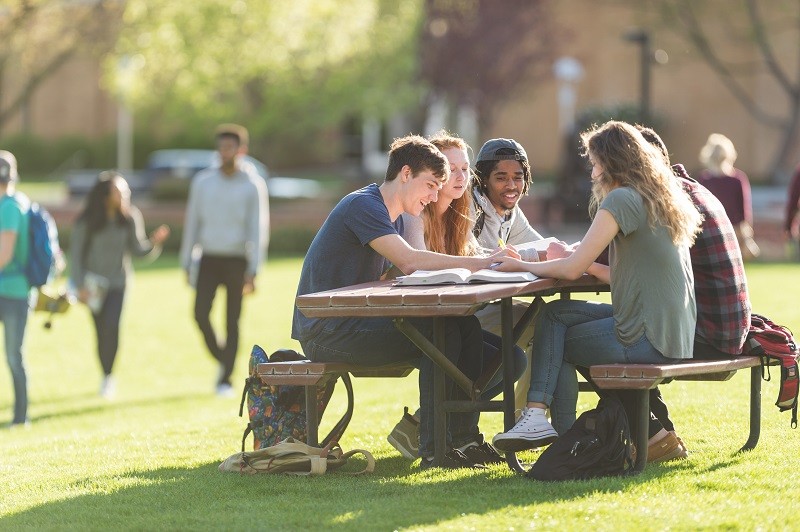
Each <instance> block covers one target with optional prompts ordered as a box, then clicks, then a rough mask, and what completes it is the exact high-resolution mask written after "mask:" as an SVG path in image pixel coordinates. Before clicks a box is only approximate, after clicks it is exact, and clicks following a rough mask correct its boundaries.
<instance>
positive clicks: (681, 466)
mask: <svg viewBox="0 0 800 532" xmlns="http://www.w3.org/2000/svg"><path fill="white" fill-rule="evenodd" d="M175 265H176V262H175V259H174V258H172V257H165V258H163V259H161V260H160V261H158V262H157V263H155V264H153V265H150V266H147V267H145V266H141V267H140V268H139V270H138V272H137V275H136V280H135V284H134V286H133V287H132V289H131V290H130V292H129V300H128V301H127V303H126V309H125V313H124V315H123V336H122V343H121V349H120V353H119V357H118V360H117V365H116V368H115V374H116V376H117V380H118V394H117V397H116V399H115V400H113V401H105V400H102V399H100V398H99V397H98V395H97V392H98V387H99V384H100V376H101V375H100V369H99V363H98V362H97V360H96V356H95V353H94V338H93V333H92V328H91V324H90V317H89V314H88V311H87V310H86V309H85V308H83V307H74V308H72V309H71V310H70V311H69V312H68V313H66V314H65V315H61V316H56V318H55V320H54V323H53V327H52V329H50V330H45V329H43V327H42V323H43V321H44V317H43V316H42V315H39V314H36V315H33V316H32V322H31V324H30V325H29V328H28V338H27V365H28V374H29V389H30V399H31V407H30V416H31V419H32V424H31V426H30V427H29V428H27V429H15V430H9V429H6V428H2V429H0V478H2V488H0V489H2V496H0V529H9V530H20V529H36V530H40V529H96V530H100V529H108V528H113V529H136V530H149V529H209V530H220V529H239V530H242V529H293V530H298V529H320V528H331V529H342V530H351V529H352V530H363V529H368V530H372V529H376V530H398V529H431V528H443V529H458V530H464V529H481V530H489V529H492V530H499V529H507V530H509V529H516V530H520V529H531V528H545V529H556V528H558V529H564V530H573V529H579V528H581V529H589V528H591V529H597V530H618V529H625V530H629V529H641V530H644V529H646V530H659V529H666V528H675V529H700V528H704V529H705V528H708V529H745V530H755V529H764V530H788V529H796V527H797V524H796V515H795V510H796V506H795V505H796V502H795V503H792V502H791V501H792V500H794V501H797V500H798V498H800V488H798V487H797V482H795V478H794V477H795V475H796V468H797V464H798V456H800V431H798V430H792V429H791V428H790V426H789V415H788V413H779V412H778V410H777V408H776V407H775V406H773V403H774V401H775V398H776V396H777V384H776V383H774V382H772V383H764V393H763V407H762V408H763V422H762V424H763V427H762V433H761V441H760V443H759V445H758V447H757V448H756V449H755V450H754V451H752V452H749V453H747V454H743V455H735V454H734V452H735V451H736V449H738V448H739V447H740V446H741V444H742V443H744V440H745V439H746V427H747V401H748V398H747V387H748V374H747V373H746V372H744V373H740V374H738V375H736V376H735V377H734V378H733V379H732V380H731V381H728V382H725V383H676V384H671V385H669V386H664V387H663V394H664V396H665V398H666V400H667V401H668V403H669V404H670V406H671V408H672V411H673V413H674V418H675V420H676V424H677V426H678V430H679V433H680V435H681V436H682V438H683V440H684V441H685V442H686V443H687V445H688V446H689V449H690V451H691V455H690V457H689V459H688V460H685V461H679V462H670V463H667V464H663V465H653V466H649V467H648V468H647V469H646V471H645V472H644V473H643V474H642V475H640V476H638V477H632V478H621V479H619V478H618V479H601V480H593V481H586V482H565V483H558V484H543V483H536V482H532V481H528V480H526V479H524V478H522V477H519V476H516V475H514V474H512V473H511V472H510V471H509V470H508V468H507V467H505V466H496V467H494V468H492V469H490V470H488V471H481V472H472V471H445V470H431V471H426V472H424V473H421V472H419V471H418V469H417V467H416V464H412V463H410V462H408V461H407V460H405V459H403V458H402V457H400V456H399V454H398V453H397V452H396V451H394V449H393V448H392V447H391V446H390V445H389V444H388V443H387V442H386V435H387V434H388V433H389V431H390V430H391V429H392V427H393V426H394V424H395V423H396V422H397V421H398V420H399V418H400V415H401V414H402V407H403V405H408V406H415V405H416V403H417V383H416V378H412V377H409V378H406V379H356V380H355V382H354V384H355V394H356V410H355V415H354V417H353V422H352V424H351V426H350V428H349V429H348V431H347V432H346V434H345V436H344V438H343V441H342V446H343V447H344V449H345V450H349V449H352V448H364V449H368V450H370V451H371V452H372V453H373V454H374V455H375V457H376V458H377V467H376V471H375V473H374V474H373V475H370V476H362V477H346V476H342V475H339V474H333V475H329V476H325V477H321V478H302V477H301V478H295V477H282V476H269V475H263V476H257V477H243V476H239V475H236V474H222V473H220V472H218V470H217V466H218V465H219V463H220V462H221V461H222V460H223V459H224V458H226V457H227V456H229V455H230V454H232V453H234V452H236V451H238V450H239V446H240V439H241V433H242V429H243V428H244V425H245V421H244V420H242V419H240V418H238V417H237V413H238V406H239V399H238V398H233V399H222V398H218V397H216V396H215V395H214V394H213V393H212V390H213V386H212V384H213V380H214V377H215V375H216V367H215V364H214V363H213V362H212V360H211V358H210V356H208V355H207V354H206V353H205V351H204V348H203V346H202V344H201V338H200V334H199V332H198V331H197V330H196V327H195V325H194V323H193V320H192V319H191V305H192V293H191V292H190V290H189V288H188V287H187V286H186V284H185V282H184V279H183V275H182V273H181V272H180V271H179V270H178V269H177V268H176V266H175ZM299 269H300V260H299V259H275V260H272V261H270V263H269V264H268V265H267V267H266V269H265V271H264V273H263V274H262V275H261V276H260V277H259V282H260V284H259V287H258V292H257V294H256V295H255V296H253V297H250V298H248V299H247V300H246V303H245V308H244V313H243V319H242V336H241V346H240V355H239V360H238V364H237V367H236V373H235V378H236V382H243V381H244V377H245V372H246V361H247V352H248V351H249V347H250V346H251V345H252V344H254V343H259V344H261V345H262V346H263V347H264V348H265V349H266V350H267V351H271V350H274V349H277V348H279V347H294V348H297V347H298V345H297V344H296V343H295V342H294V341H292V340H291V339H290V337H289V333H290V320H291V311H292V300H293V297H294V291H295V287H296V283H297V278H298V275H299ZM748 278H749V281H750V286H751V292H752V300H753V305H754V308H755V309H756V311H759V312H761V313H764V314H766V315H767V316H769V317H771V318H773V319H774V320H775V321H777V322H778V323H783V324H786V325H788V326H790V327H791V328H792V329H793V330H795V331H796V332H800V307H799V306H798V305H797V299H798V295H800V288H798V278H800V265H795V264H769V265H766V264H764V265H761V264H757V265H753V266H749V267H748ZM218 303H219V301H218ZM221 307H222V305H220V304H218V305H217V306H216V307H215V309H214V312H215V317H216V321H217V323H221V321H222V312H221V311H222V308H221ZM0 374H1V375H0V383H2V386H0V425H2V426H5V425H7V423H8V422H9V421H10V410H11V403H12V392H11V390H10V387H11V386H10V377H9V374H8V370H7V366H6V364H0ZM595 403H596V398H595V397H593V396H592V395H591V394H582V396H581V400H580V404H579V408H582V409H583V408H590V407H592V406H594V404H595ZM343 404H344V391H343V388H342V387H340V388H338V389H337V392H336V396H335V398H334V401H333V403H332V405H331V410H330V411H329V412H328V413H327V414H326V418H325V420H324V421H323V426H322V428H321V430H322V431H326V430H327V428H329V427H330V424H331V423H332V422H333V421H334V420H335V419H336V418H337V417H338V416H337V415H338V414H339V413H340V411H341V410H340V407H341V406H342V405H343ZM501 425H502V419H501V415H500V414H484V415H483V419H482V422H481V427H482V429H483V430H484V432H485V433H486V434H487V436H488V437H489V438H491V436H492V435H494V433H495V432H497V431H499V430H500V429H501ZM248 443H250V442H248Z"/></svg>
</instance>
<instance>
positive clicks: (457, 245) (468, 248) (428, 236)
mask: <svg viewBox="0 0 800 532" xmlns="http://www.w3.org/2000/svg"><path fill="white" fill-rule="evenodd" d="M428 140H429V141H430V142H431V144H433V145H434V146H436V147H437V148H438V149H439V151H441V152H442V153H444V150H448V149H451V148H455V149H457V150H463V151H465V152H469V146H468V145H467V143H466V142H465V141H464V139H462V138H460V137H456V136H454V135H451V134H450V133H448V132H447V131H445V130H440V131H438V132H437V133H434V134H433V135H432V136H431V137H429V138H428ZM466 189H467V190H466V191H465V192H464V194H463V195H462V196H461V197H460V198H458V199H455V200H453V201H452V202H451V203H450V205H449V206H448V208H447V210H446V211H445V212H444V214H443V216H442V220H441V222H439V220H437V219H436V205H435V204H433V203H429V204H428V205H426V206H425V209H424V210H423V211H422V220H423V223H424V226H425V245H426V246H427V247H428V249H429V250H431V251H435V252H437V253H446V254H447V255H456V256H469V255H475V254H476V253H477V251H478V245H477V242H476V241H475V239H474V237H473V236H472V226H473V225H474V223H475V222H474V220H472V219H471V218H470V216H469V211H470V202H471V201H472V200H471V199H470V193H469V187H466Z"/></svg>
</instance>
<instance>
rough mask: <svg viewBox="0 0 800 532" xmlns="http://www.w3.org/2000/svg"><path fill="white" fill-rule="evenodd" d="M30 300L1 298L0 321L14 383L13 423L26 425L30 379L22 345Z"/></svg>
mask: <svg viewBox="0 0 800 532" xmlns="http://www.w3.org/2000/svg"><path fill="white" fill-rule="evenodd" d="M28 309H29V306H28V300H27V299H10V298H7V297H0V321H2V322H3V328H4V335H5V344H6V359H7V360H8V367H9V369H10V370H11V380H12V381H13V383H14V418H13V419H12V421H11V422H12V423H24V422H25V421H27V419H28V379H27V377H26V375H25V361H24V359H23V356H22V344H23V341H24V340H25V326H26V325H27V323H28Z"/></svg>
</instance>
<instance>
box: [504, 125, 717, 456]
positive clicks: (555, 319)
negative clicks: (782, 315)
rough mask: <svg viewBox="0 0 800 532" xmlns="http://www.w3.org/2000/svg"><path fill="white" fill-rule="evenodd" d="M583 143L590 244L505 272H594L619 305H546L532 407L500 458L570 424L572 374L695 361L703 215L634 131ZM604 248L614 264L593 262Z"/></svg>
mask: <svg viewBox="0 0 800 532" xmlns="http://www.w3.org/2000/svg"><path fill="white" fill-rule="evenodd" d="M582 140H583V145H584V146H585V148H586V153H587V155H588V157H589V162H590V163H591V165H592V174H591V179H592V196H593V197H592V205H593V207H594V211H595V216H594V220H593V222H592V225H591V227H590V228H589V230H588V232H587V233H586V236H585V237H584V239H583V240H582V241H581V242H580V244H578V246H577V248H575V250H574V251H568V250H566V249H565V250H564V253H563V254H562V256H561V257H560V258H556V259H553V260H547V261H544V262H521V261H519V260H517V259H511V258H508V257H502V258H498V261H499V262H502V264H500V265H499V266H498V269H500V270H527V271H530V272H533V273H534V274H536V275H539V276H542V277H554V278H558V279H576V278H578V277H580V276H581V275H582V274H583V273H584V272H586V271H588V272H589V273H591V274H593V275H595V276H596V277H598V278H600V279H602V280H604V281H606V282H608V283H609V285H610V286H611V299H612V301H613V306H612V305H609V304H603V303H592V302H587V301H574V300H566V299H565V300H559V301H553V302H550V303H548V304H547V305H546V306H545V308H544V309H543V311H542V312H541V314H540V316H539V318H538V320H537V323H536V334H535V335H534V337H533V365H532V368H533V369H532V372H531V386H530V390H529V391H528V404H527V408H525V409H524V411H523V416H522V417H521V418H520V420H519V421H518V422H517V424H516V425H515V426H514V427H513V428H512V429H511V430H509V431H508V432H505V433H501V434H498V435H497V436H495V438H494V441H493V443H494V445H495V447H497V448H498V449H500V450H503V451H520V450H524V449H532V448H535V447H540V446H542V445H547V444H548V443H550V442H552V441H553V440H555V439H556V438H557V437H558V435H559V434H563V433H564V432H565V431H566V430H567V429H568V428H569V427H570V426H572V423H573V422H574V421H575V410H576V403H577V399H578V380H577V376H576V372H575V366H590V365H592V364H611V363H642V364H669V363H675V362H678V361H680V360H682V359H686V358H691V357H692V348H693V343H694V329H695V322H696V313H697V311H696V306H695V296H694V277H693V274H692V267H691V263H690V260H689V246H690V245H691V244H692V242H693V241H694V238H695V235H696V234H697V232H698V231H699V230H700V222H701V221H702V217H701V215H700V213H699V212H698V211H697V209H696V208H695V207H694V205H693V204H692V202H691V200H690V199H689V197H688V196H687V195H686V193H685V192H684V191H683V190H682V189H681V187H680V184H679V182H678V180H676V179H675V176H674V175H673V173H672V169H671V168H670V167H669V165H668V164H667V162H666V161H665V160H664V157H663V156H662V155H661V154H660V153H659V152H658V151H657V150H656V148H654V147H653V146H651V145H650V144H649V143H648V142H647V141H646V140H645V139H644V138H643V137H642V135H641V133H640V132H639V130H637V129H636V128H635V127H633V126H632V125H630V124H626V123H624V122H613V121H612V122H607V123H606V124H604V125H602V126H600V127H596V128H594V129H592V130H590V131H587V132H585V133H584V134H583V135H582ZM606 246H610V247H609V259H610V266H603V265H600V264H598V263H595V262H594V261H595V259H596V258H597V256H598V255H599V254H600V253H601V252H602V251H603V250H604V249H605V248H606ZM550 255H551V254H550V250H548V257H550ZM548 408H549V409H550V415H551V418H552V423H553V424H552V425H551V424H550V422H548V420H547V417H546V409H548Z"/></svg>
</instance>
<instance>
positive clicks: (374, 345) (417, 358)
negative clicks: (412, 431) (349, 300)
mask: <svg viewBox="0 0 800 532" xmlns="http://www.w3.org/2000/svg"><path fill="white" fill-rule="evenodd" d="M408 321H409V322H410V323H411V324H412V325H414V326H415V327H416V328H417V329H418V330H419V331H420V332H421V333H422V334H423V335H424V336H425V337H426V338H428V339H429V340H433V320H432V319H422V318H417V319H410V320H408ZM356 323H357V325H356V328H355V329H350V330H345V331H338V330H328V329H323V330H322V331H321V332H320V333H318V334H316V335H315V336H314V337H313V338H307V339H305V340H303V341H301V342H300V344H301V345H302V347H303V351H304V353H305V354H306V356H308V358H310V359H311V360H313V361H315V362H344V363H351V364H359V365H365V366H381V365H385V364H392V363H396V362H411V363H418V364H419V366H418V367H419V404H420V428H419V452H420V456H423V457H430V456H433V362H432V361H431V360H430V359H429V358H428V357H426V356H424V355H423V354H422V351H420V350H419V348H417V346H416V345H414V344H413V343H412V342H411V340H409V339H408V338H407V337H406V336H405V335H404V334H403V333H402V332H400V331H399V330H398V329H397V328H396V327H395V326H394V323H393V322H392V320H391V319H389V318H365V319H361V320H358V321H357V322H356ZM444 330H445V334H444V336H445V340H444V341H445V351H444V355H445V356H446V357H447V359H448V360H450V361H451V362H453V363H454V364H456V365H457V366H458V367H459V368H460V369H461V370H462V371H464V372H465V373H466V374H467V376H471V375H470V374H471V373H473V372H475V371H480V369H482V360H483V341H482V331H481V326H480V323H479V322H478V319H477V318H476V317H475V316H467V317H462V318H444ZM446 381H447V386H448V388H447V397H458V396H459V394H458V392H455V391H454V390H453V388H455V386H454V385H453V383H452V382H451V381H450V379H446ZM474 414H475V413H472V412H465V413H460V412H459V413H456V412H454V413H451V414H450V415H449V416H448V434H447V442H448V446H452V444H453V442H452V438H451V436H450V435H451V433H452V431H453V427H462V426H465V425H469V424H476V423H474V422H473V420H474Z"/></svg>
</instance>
